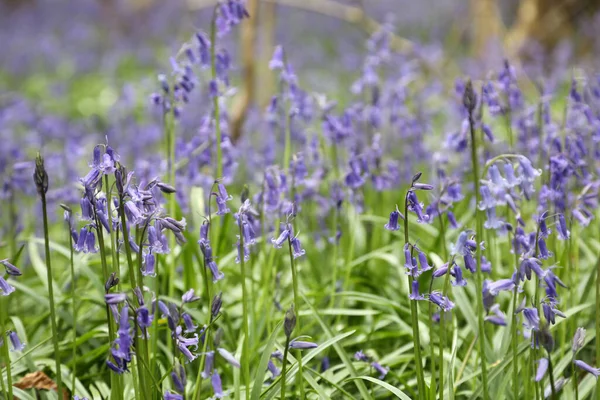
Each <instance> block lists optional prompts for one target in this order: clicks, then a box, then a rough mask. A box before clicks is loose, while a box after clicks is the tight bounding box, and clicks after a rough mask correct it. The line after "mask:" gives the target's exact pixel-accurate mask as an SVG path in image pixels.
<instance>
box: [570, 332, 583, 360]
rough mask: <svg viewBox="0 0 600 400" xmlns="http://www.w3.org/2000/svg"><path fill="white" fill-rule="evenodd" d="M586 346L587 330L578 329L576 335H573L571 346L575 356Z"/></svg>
mask: <svg viewBox="0 0 600 400" xmlns="http://www.w3.org/2000/svg"><path fill="white" fill-rule="evenodd" d="M584 344H585V329H583V328H582V327H579V328H577V330H576V331H575V335H573V344H572V346H571V350H572V351H573V354H575V353H577V352H578V351H579V350H581V349H582V348H583V345H584Z"/></svg>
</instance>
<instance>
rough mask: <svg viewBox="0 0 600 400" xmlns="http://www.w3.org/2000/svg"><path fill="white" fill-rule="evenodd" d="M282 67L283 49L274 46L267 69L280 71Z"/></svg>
mask: <svg viewBox="0 0 600 400" xmlns="http://www.w3.org/2000/svg"><path fill="white" fill-rule="evenodd" d="M283 67H284V61H283V47H282V46H276V47H275V50H274V51H273V57H271V61H269V69H270V70H282V69H283Z"/></svg>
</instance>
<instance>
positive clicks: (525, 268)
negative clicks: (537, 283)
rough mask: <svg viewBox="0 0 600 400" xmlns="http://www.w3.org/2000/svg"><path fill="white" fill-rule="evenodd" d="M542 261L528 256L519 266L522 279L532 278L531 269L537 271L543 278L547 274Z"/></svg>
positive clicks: (539, 276) (540, 277)
mask: <svg viewBox="0 0 600 400" xmlns="http://www.w3.org/2000/svg"><path fill="white" fill-rule="evenodd" d="M541 265H542V262H541V261H540V260H538V259H537V258H534V257H527V258H524V259H523V261H521V265H520V266H519V273H520V278H521V280H522V281H524V280H525V278H527V279H529V280H530V279H531V271H533V272H535V274H536V275H537V277H538V278H539V279H543V278H544V277H545V276H546V271H544V270H543V269H542V267H541Z"/></svg>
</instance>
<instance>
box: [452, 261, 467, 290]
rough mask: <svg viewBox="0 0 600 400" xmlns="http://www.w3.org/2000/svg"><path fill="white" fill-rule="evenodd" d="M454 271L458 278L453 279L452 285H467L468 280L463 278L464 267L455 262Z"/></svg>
mask: <svg viewBox="0 0 600 400" xmlns="http://www.w3.org/2000/svg"><path fill="white" fill-rule="evenodd" d="M452 272H453V274H452V275H454V277H455V278H456V280H454V281H452V286H467V281H466V280H465V279H464V278H463V274H462V269H461V268H460V267H459V266H458V264H456V263H455V264H454V266H453V267H452Z"/></svg>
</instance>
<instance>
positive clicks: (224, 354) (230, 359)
mask: <svg viewBox="0 0 600 400" xmlns="http://www.w3.org/2000/svg"><path fill="white" fill-rule="evenodd" d="M217 351H218V352H219V354H220V355H221V357H223V358H224V359H225V361H227V362H228V363H229V364H231V365H233V366H234V367H236V368H240V363H239V361H238V360H236V359H235V357H234V356H233V354H231V353H230V352H229V351H227V350H225V349H223V348H221V347H219V348H217Z"/></svg>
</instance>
